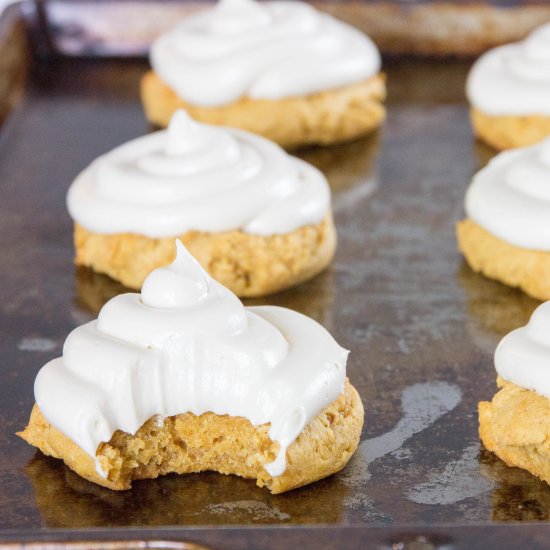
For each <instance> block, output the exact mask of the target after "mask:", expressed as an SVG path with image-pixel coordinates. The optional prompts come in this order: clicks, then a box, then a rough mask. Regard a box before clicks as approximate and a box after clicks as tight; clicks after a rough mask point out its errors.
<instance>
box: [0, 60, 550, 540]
mask: <svg viewBox="0 0 550 550" xmlns="http://www.w3.org/2000/svg"><path fill="white" fill-rule="evenodd" d="M145 69H146V63H145V61H140V60H134V61H131V60H126V61H113V60H87V61H86V60H80V61H79V60H58V61H49V62H41V63H40V64H39V65H38V68H37V70H36V71H34V73H33V75H32V78H31V79H30V82H29V85H28V88H27V91H26V93H25V95H24V97H23V99H22V100H21V101H20V102H19V103H18V105H17V106H16V108H15V109H14V110H13V112H12V114H11V115H10V117H9V118H8V119H7V122H6V123H5V124H4V126H3V127H2V131H1V134H0V185H1V193H2V194H1V199H2V200H0V257H1V258H2V268H1V270H0V309H1V317H0V336H1V338H0V356H1V357H2V363H1V367H0V368H1V373H2V375H1V376H2V378H1V380H2V383H1V384H0V418H1V422H0V534H1V533H2V532H7V531H6V530H8V529H25V530H26V531H27V533H28V532H34V530H39V529H43V528H90V527H114V526H124V527H127V526H136V527H138V526H142V527H143V526H147V527H152V526H165V525H170V526H190V525H202V526H205V525H206V526H207V525H221V524H223V525H227V524H235V525H250V524H284V525H288V524H325V525H333V526H339V527H341V526H358V525H387V524H391V525H412V526H417V527H422V526H424V525H428V524H433V523H446V524H456V525H464V524H474V523H481V522H505V521H506V522H507V521H516V520H546V519H548V515H549V510H550V490H549V489H548V487H547V486H546V485H544V484H542V483H541V482H538V481H537V480H535V479H534V478H533V477H531V476H529V475H528V474H526V473H524V472H522V471H519V470H512V469H508V468H506V467H505V466H504V465H503V464H502V463H501V462H500V461H499V460H497V459H495V458H494V457H493V456H492V455H491V454H489V453H487V452H486V451H483V450H482V449H481V448H480V444H479V440H478V437H477V433H476V427H477V426H476V423H477V416H476V405H477V402H478V401H479V400H480V399H486V398H490V397H491V395H492V394H493V393H494V390H495V386H494V372H493V366H492V359H491V356H492V353H493V350H494V347H495V345H496V343H497V342H498V340H499V338H500V337H501V336H502V335H504V334H505V333H506V332H508V331H509V330H511V329H513V328H515V327H517V326H519V325H521V324H523V323H525V322H526V320H527V319H528V317H529V315H530V314H531V312H532V311H533V309H534V308H535V307H536V305H537V303H536V302H535V301H534V300H531V299H529V298H527V297H526V296H524V295H523V294H521V293H519V292H517V291H513V290H510V289H507V288H505V287H503V286H501V285H499V284H497V283H493V282H490V281H488V280H485V279H483V278H481V277H480V276H477V275H475V274H473V273H471V272H470V271H469V269H468V268H467V267H465V265H464V264H463V261H462V259H461V258H460V256H459V254H458V253H457V251H456V245H455V239H454V228H453V226H454V223H455V221H456V220H458V219H459V218H460V216H461V211H462V198H463V194H464V191H465V189H466V186H467V184H468V181H469V179H470V177H471V175H472V174H473V173H474V171H475V170H477V169H478V168H479V167H480V166H482V165H483V164H484V163H485V162H486V161H487V160H488V159H489V158H490V157H491V154H492V153H491V151H489V150H488V149H486V148H483V147H482V146H479V145H476V143H475V142H474V140H473V139H472V136H471V132H470V128H469V125H468V119H467V107H466V105H465V102H464V99H463V94H462V89H463V84H464V77H465V74H466V72H467V69H468V63H466V62H461V63H458V62H457V63H450V62H447V63H444V62H427V61H424V62H421V61H411V60H406V59H402V60H393V61H388V62H387V63H386V65H385V69H386V71H387V74H388V82H389V89H390V98H389V102H388V120H387V123H386V125H385V127H384V129H383V130H382V131H381V132H379V133H378V134H377V135H375V136H372V137H370V138H367V139H363V140H360V141H357V142H355V143H350V144H346V145H341V146H338V147H331V148H325V149H313V150H308V151H304V152H302V153H300V156H302V157H303V158H305V159H307V160H309V161H310V162H312V163H314V164H315V165H317V166H318V167H319V168H321V169H322V170H323V171H324V172H325V173H326V175H327V176H328V178H329V180H330V183H331V186H332V189H333V192H334V212H335V219H336V224H337V228H338V235H339V246H338V253H337V256H336V260H335V262H334V265H333V266H332V267H331V268H330V269H329V270H328V271H327V272H325V273H324V274H322V275H321V276H319V277H317V278H316V279H314V280H313V281H311V282H309V283H306V284H304V285H302V286H300V287H299V288H296V289H294V290H291V291H288V292H285V293H282V294H279V295H276V296H273V297H271V298H268V299H266V300H264V301H263V302H264V303H272V304H278V305H283V306H287V307H291V308H294V309H297V310H299V311H301V312H303V313H306V314H308V315H310V316H312V317H314V318H315V319H317V320H318V321H319V322H321V323H322V324H323V325H324V326H326V327H327V328H328V329H329V330H330V331H331V332H332V333H333V334H334V336H335V337H336V339H337V340H338V341H339V342H340V343H341V344H342V345H343V346H345V347H347V348H348V349H350V350H351V355H350V360H349V376H350V378H351V380H352V382H353V383H354V385H355V386H356V387H357V388H358V390H359V392H360V394H361V396H362V397H363V400H364V403H365V411H366V412H365V428H364V431H363V435H362V443H361V445H360V448H359V450H358V451H357V453H356V455H355V456H354V457H353V459H352V461H351V462H350V464H349V465H348V467H347V468H346V469H345V470H344V471H343V472H341V473H340V474H338V475H335V476H332V477H331V478H329V479H326V480H323V481H320V482H318V483H315V484H313V485H311V486H309V487H305V488H303V489H300V490H296V491H293V492H291V493H289V494H285V495H279V496H271V495H270V494H269V493H268V492H267V491H265V490H262V489H259V488H257V487H255V485H254V483H253V482H251V481H246V480H242V479H238V478H235V477H225V476H221V475H217V474H214V473H205V474H200V475H189V476H167V477H164V478H161V479H158V480H154V481H143V482H137V483H135V485H134V488H133V490H132V491H129V492H125V493H114V492H110V491H108V490H106V489H103V488H100V487H97V486H94V485H92V484H90V483H88V482H86V481H84V480H82V479H80V478H79V477H78V476H76V475H75V474H73V473H72V472H70V471H69V470H68V469H67V468H65V467H64V466H63V464H61V463H60V462H59V461H56V460H53V459H50V458H46V457H44V456H42V455H40V454H36V453H35V452H34V451H33V449H32V448H30V447H28V446H27V445H26V444H25V443H24V442H23V441H21V440H19V439H18V438H17V437H15V436H14V432H15V431H17V430H18V429H20V428H22V427H23V426H24V425H25V422H26V420H27V417H28V414H29V412H30V409H31V406H32V404H33V397H32V384H33V380H34V377H35V375H36V372H37V371H38V369H39V368H40V367H41V366H42V365H43V364H44V363H45V362H46V361H48V360H49V359H51V358H53V357H55V356H58V355H59V354H60V353H61V348H62V344H63V341H64V339H65V337H66V335H67V334H68V333H69V331H70V330H71V329H72V328H74V327H75V326H77V325H79V324H81V323H84V322H86V321H88V320H90V319H92V318H93V317H94V316H95V315H96V314H97V312H98V310H99V308H100V307H101V306H102V305H103V303H105V301H106V300H107V299H109V298H110V297H111V296H113V295H114V294H116V293H118V292H120V291H122V290H123V289H122V288H121V287H120V286H118V285H116V284H114V283H112V282H111V281H109V280H108V279H107V278H106V277H102V276H97V275H94V274H93V273H91V272H89V271H86V270H80V271H76V270H75V268H74V267H73V265H72V243H71V221H70V219H69V217H68V215H67V213H66V211H65V204H64V197H65V192H66V190H67V187H68V185H69V184H70V182H71V181H72V179H73V178H74V176H75V175H76V174H77V173H78V172H79V171H80V170H81V169H82V168H83V167H84V166H86V164H87V163H88V162H90V161H91V160H92V159H93V158H95V157H96V156H97V155H99V154H101V153H103V152H105V151H107V150H109V149H110V148H112V147H114V146H116V145H118V144H120V143H121V142H123V141H125V140H127V139H130V138H133V137H136V136H139V135H142V134H144V133H146V132H148V131H150V128H149V127H148V125H147V123H146V121H145V119H144V117H143V114H142V111H141V107H140V104H139V98H138V92H137V86H138V81H139V78H140V76H141V74H142V73H143V72H144V70H145ZM4 76H5V75H4ZM255 303H259V301H256V302H255ZM37 532H38V531H37Z"/></svg>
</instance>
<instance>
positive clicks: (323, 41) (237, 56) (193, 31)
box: [141, 0, 386, 147]
mask: <svg viewBox="0 0 550 550" xmlns="http://www.w3.org/2000/svg"><path fill="white" fill-rule="evenodd" d="M150 60H151V66H152V71H150V72H148V73H147V74H146V75H145V76H144V78H143V80H142V83H141V96H142V100H143V105H144V109H145V114H146V116H147V118H148V119H149V121H151V122H152V123H154V124H156V125H159V126H166V125H167V124H168V122H169V120H170V117H171V116H172V114H173V113H174V112H175V111H176V110H177V109H180V108H184V109H186V110H187V112H188V113H189V114H190V115H191V116H192V117H193V118H194V119H196V120H200V121H202V122H207V123H209V124H220V125H224V126H231V127H236V128H242V129H244V130H247V131H250V132H253V133H255V134H259V135H262V136H264V137H266V138H268V139H271V140H273V141H275V142H277V143H279V144H280V145H283V146H285V147H294V146H300V145H306V144H329V143H334V142H338V141H344V140H350V139H353V138H356V137H358V136H361V135H364V134H367V133H369V132H371V131H372V130H374V129H375V128H377V127H379V126H380V125H381V124H382V122H383V120H384V117H385V109H384V106H383V104H382V102H383V100H384V99H385V95H386V90H385V81H384V77H383V75H381V74H380V65H381V61H380V54H379V52H378V50H377V48H376V46H375V45H374V43H373V42H372V41H371V40H370V39H369V38H368V37H367V36H366V35H365V34H363V33H361V32H360V31H359V30H357V29H355V28H354V27H352V26H350V25H347V24H346V23H343V22H341V21H338V20H337V19H335V18H333V17H331V16H330V15H327V14H323V13H321V12H318V11H317V10H315V9H314V8H313V7H312V6H309V5H308V4H306V3H304V2H279V1H275V2H265V3H264V2H261V3H260V2H256V1H255V0H222V1H221V2H219V3H218V4H217V5H216V6H215V7H214V8H212V9H209V10H205V11H204V12H201V13H199V14H196V15H193V16H190V17H188V18H185V19H184V20H183V21H181V22H180V23H179V24H178V25H176V26H175V27H174V28H173V29H172V30H170V31H168V32H166V33H163V34H161V35H160V36H159V37H158V38H157V39H156V40H155V41H154V43H153V45H152V47H151V52H150Z"/></svg>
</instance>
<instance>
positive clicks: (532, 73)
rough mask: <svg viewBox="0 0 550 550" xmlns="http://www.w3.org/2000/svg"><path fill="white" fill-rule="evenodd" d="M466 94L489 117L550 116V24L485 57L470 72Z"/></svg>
mask: <svg viewBox="0 0 550 550" xmlns="http://www.w3.org/2000/svg"><path fill="white" fill-rule="evenodd" d="M466 94H467V96H468V99H469V101H470V103H471V104H472V105H473V106H474V107H476V108H477V109H479V110H480V111H482V112H484V113H486V114H489V115H516V116H521V115H541V116H550V24H549V25H545V26H543V27H540V28H538V29H536V30H535V31H533V32H532V33H531V34H530V35H529V36H528V37H527V38H526V39H525V40H524V41H522V42H517V43H515V44H508V45H506V46H500V47H498V48H495V49H493V50H490V51H488V52H487V53H485V54H484V55H482V56H481V57H480V58H479V59H478V60H477V61H476V63H475V64H474V66H473V67H472V70H471V71H470V74H469V76H468V81H467V84H466Z"/></svg>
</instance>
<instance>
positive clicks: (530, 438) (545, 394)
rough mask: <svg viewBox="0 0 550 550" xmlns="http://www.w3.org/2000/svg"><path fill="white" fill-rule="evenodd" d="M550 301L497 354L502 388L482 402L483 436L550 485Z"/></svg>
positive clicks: (487, 444)
mask: <svg viewBox="0 0 550 550" xmlns="http://www.w3.org/2000/svg"><path fill="white" fill-rule="evenodd" d="M549 363H550V302H546V303H544V304H542V305H540V306H539V307H538V308H537V309H536V310H535V312H534V313H533V315H532V317H531V320H530V321H529V323H528V324H527V325H526V326H524V327H522V328H519V329H517V330H514V331H512V332H511V333H510V334H508V335H507V336H505V337H504V338H503V340H502V341H501V342H500V344H499V345H498V347H497V349H496V352H495V367H496V370H497V373H498V379H497V383H498V386H499V388H500V391H499V392H498V393H497V394H496V395H495V396H494V397H493V400H492V401H491V402H481V403H480V404H479V435H480V437H481V440H482V441H483V444H484V445H485V447H487V449H489V450H490V451H492V452H494V453H495V454H496V455H497V456H498V457H499V458H501V459H502V460H503V461H504V462H506V464H508V466H517V467H519V468H523V469H525V470H527V471H529V472H531V473H532V474H533V475H535V476H537V477H539V478H540V479H542V480H543V481H546V482H547V483H550V369H549V368H548V365H549Z"/></svg>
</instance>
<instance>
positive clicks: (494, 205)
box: [465, 138, 550, 251]
mask: <svg viewBox="0 0 550 550" xmlns="http://www.w3.org/2000/svg"><path fill="white" fill-rule="evenodd" d="M465 210H466V214H467V215H468V217H469V218H470V219H472V220H473V221H474V222H476V223H477V224H478V225H480V226H481V227H483V228H484V229H486V230H487V231H489V233H492V234H493V235H495V236H496V237H499V238H500V239H502V240H503V241H506V242H508V243H509V244H512V245H515V246H518V247H521V248H527V249H533V250H544V251H550V138H549V139H546V140H544V141H542V142H541V143H538V144H536V145H533V146H530V147H525V148H522V149H515V150H512V151H506V152H504V153H500V154H499V155H497V156H496V157H494V158H493V159H492V160H491V161H490V162H489V164H488V165H487V166H486V167H485V168H483V169H482V170H480V171H479V172H478V173H477V174H476V175H475V176H474V178H473V180H472V183H471V185H470V187H469V188H468V191H467V192H466V199H465Z"/></svg>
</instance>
